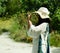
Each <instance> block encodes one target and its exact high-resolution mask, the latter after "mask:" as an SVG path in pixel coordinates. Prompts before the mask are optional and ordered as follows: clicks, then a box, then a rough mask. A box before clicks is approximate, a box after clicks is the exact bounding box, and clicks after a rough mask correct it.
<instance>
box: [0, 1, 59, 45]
mask: <svg viewBox="0 0 60 53" xmlns="http://www.w3.org/2000/svg"><path fill="white" fill-rule="evenodd" d="M40 7H46V8H48V9H49V11H50V12H51V13H50V17H51V18H52V21H51V28H52V30H53V31H54V32H55V31H57V32H59V33H60V0H0V18H2V19H0V33H1V32H2V31H6V30H8V31H10V32H11V34H10V37H11V38H13V39H14V40H15V41H25V42H29V41H30V42H31V41H32V38H30V37H28V36H27V16H26V15H27V12H30V13H32V12H34V11H35V10H38V9H39V8H40ZM3 16H4V17H3ZM31 20H32V22H33V24H35V23H37V21H38V19H37V18H36V15H33V14H32V19H31ZM56 37H57V38H56ZM59 37H60V36H59V34H51V45H55V46H60V43H59V40H60V39H59ZM55 39H56V41H55ZM54 42H56V43H59V44H58V45H57V44H55V43H54Z"/></svg>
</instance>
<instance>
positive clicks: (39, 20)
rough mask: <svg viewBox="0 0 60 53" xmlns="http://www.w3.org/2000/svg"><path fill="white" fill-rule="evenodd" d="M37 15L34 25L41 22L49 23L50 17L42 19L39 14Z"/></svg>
mask: <svg viewBox="0 0 60 53" xmlns="http://www.w3.org/2000/svg"><path fill="white" fill-rule="evenodd" d="M37 16H38V22H37V24H36V26H38V25H40V24H41V23H44V22H46V23H50V19H49V18H45V19H42V18H41V17H40V15H37Z"/></svg>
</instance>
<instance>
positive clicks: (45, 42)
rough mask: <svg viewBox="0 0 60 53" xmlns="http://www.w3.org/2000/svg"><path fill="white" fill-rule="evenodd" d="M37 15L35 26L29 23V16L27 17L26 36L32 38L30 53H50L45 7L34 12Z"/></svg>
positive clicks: (48, 21) (47, 15) (47, 17)
mask: <svg viewBox="0 0 60 53" xmlns="http://www.w3.org/2000/svg"><path fill="white" fill-rule="evenodd" d="M34 13H35V14H38V15H37V16H38V17H37V18H38V22H37V25H36V26H35V25H33V23H32V22H31V20H30V19H31V14H29V15H28V28H29V30H28V35H29V36H30V37H32V38H33V50H32V53H50V51H49V50H50V49H49V23H50V17H49V13H50V12H49V11H48V9H47V8H45V7H41V8H39V10H38V11H35V12H34Z"/></svg>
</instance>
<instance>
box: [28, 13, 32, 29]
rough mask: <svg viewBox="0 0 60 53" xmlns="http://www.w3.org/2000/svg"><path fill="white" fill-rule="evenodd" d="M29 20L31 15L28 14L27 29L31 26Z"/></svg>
mask: <svg viewBox="0 0 60 53" xmlns="http://www.w3.org/2000/svg"><path fill="white" fill-rule="evenodd" d="M30 19H31V14H28V29H29V28H30V26H31V25H32V22H31V21H30Z"/></svg>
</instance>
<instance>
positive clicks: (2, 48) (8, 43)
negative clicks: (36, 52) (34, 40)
mask: <svg viewBox="0 0 60 53" xmlns="http://www.w3.org/2000/svg"><path fill="white" fill-rule="evenodd" d="M8 34H9V33H3V34H1V35H0V53H32V44H27V43H20V42H15V41H14V40H12V39H10V38H9V36H8ZM50 49H51V51H52V52H50V53H60V48H56V47H51V48H50Z"/></svg>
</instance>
